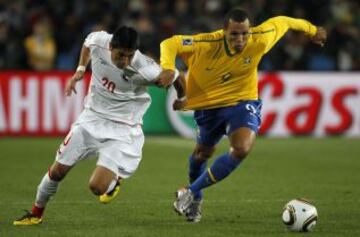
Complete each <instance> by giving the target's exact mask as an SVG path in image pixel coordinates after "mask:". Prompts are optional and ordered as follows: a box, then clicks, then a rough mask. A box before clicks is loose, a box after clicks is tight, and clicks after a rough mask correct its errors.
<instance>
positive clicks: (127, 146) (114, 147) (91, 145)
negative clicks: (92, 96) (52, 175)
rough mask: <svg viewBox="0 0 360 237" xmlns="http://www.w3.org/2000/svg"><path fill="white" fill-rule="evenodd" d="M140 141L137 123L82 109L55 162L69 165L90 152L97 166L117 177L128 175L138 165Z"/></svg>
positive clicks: (126, 176)
mask: <svg viewBox="0 0 360 237" xmlns="http://www.w3.org/2000/svg"><path fill="white" fill-rule="evenodd" d="M143 144H144V134H143V131H142V128H141V126H140V125H135V126H130V125H128V124H124V123H120V122H115V121H111V120H106V119H103V118H99V117H98V116H96V115H95V114H94V113H93V112H91V111H88V110H85V111H83V112H82V113H81V115H80V116H79V118H78V119H77V121H76V122H75V123H74V124H73V125H72V127H71V130H70V132H69V133H68V135H67V136H66V138H65V140H64V142H63V143H62V144H61V145H60V148H59V150H58V152H57V155H56V161H57V162H59V163H61V164H64V165H68V166H73V165H75V164H76V163H77V162H78V161H80V160H83V159H86V158H87V157H89V156H90V155H95V154H98V156H99V157H98V161H97V165H98V166H103V167H105V168H107V169H109V170H111V171H112V172H114V173H115V174H116V175H118V176H119V177H121V178H128V177H130V176H131V175H132V174H133V173H134V172H135V171H136V169H137V167H138V166H139V163H140V161H141V155H142V147H143Z"/></svg>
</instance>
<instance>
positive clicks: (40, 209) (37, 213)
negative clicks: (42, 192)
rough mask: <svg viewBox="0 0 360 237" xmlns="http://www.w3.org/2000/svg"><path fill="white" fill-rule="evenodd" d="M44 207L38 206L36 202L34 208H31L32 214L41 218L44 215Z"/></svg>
mask: <svg viewBox="0 0 360 237" xmlns="http://www.w3.org/2000/svg"><path fill="white" fill-rule="evenodd" d="M44 209H45V208H44V207H37V206H35V204H34V205H33V207H32V209H31V212H32V214H34V215H35V216H37V217H39V218H41V217H42V215H43V212H44Z"/></svg>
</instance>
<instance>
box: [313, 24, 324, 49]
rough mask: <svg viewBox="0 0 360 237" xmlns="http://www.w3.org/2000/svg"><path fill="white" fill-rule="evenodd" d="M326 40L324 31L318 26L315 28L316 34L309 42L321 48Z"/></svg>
mask: <svg viewBox="0 0 360 237" xmlns="http://www.w3.org/2000/svg"><path fill="white" fill-rule="evenodd" d="M326 38H327V32H326V30H325V29H324V28H323V27H321V26H318V27H317V28H316V34H315V35H314V36H313V37H312V38H311V41H312V42H314V43H315V44H318V45H320V46H321V47H322V46H324V44H325V41H326Z"/></svg>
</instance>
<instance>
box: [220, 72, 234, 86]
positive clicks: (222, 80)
mask: <svg viewBox="0 0 360 237" xmlns="http://www.w3.org/2000/svg"><path fill="white" fill-rule="evenodd" d="M231 76H232V75H231V73H230V72H228V73H226V74H224V75H223V76H222V77H221V82H220V83H221V84H222V83H225V82H227V81H228V80H230V78H231Z"/></svg>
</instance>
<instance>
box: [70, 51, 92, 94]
mask: <svg viewBox="0 0 360 237" xmlns="http://www.w3.org/2000/svg"><path fill="white" fill-rule="evenodd" d="M89 61H90V49H89V48H87V47H85V46H83V47H82V49H81V53H80V59H79V66H78V67H77V69H76V72H75V73H74V75H73V76H72V77H71V79H70V80H68V81H67V83H66V86H65V95H66V96H71V94H72V92H74V93H75V94H76V89H75V85H76V83H77V82H78V81H80V80H82V79H83V77H84V74H85V71H86V66H87V65H88V63H89Z"/></svg>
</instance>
